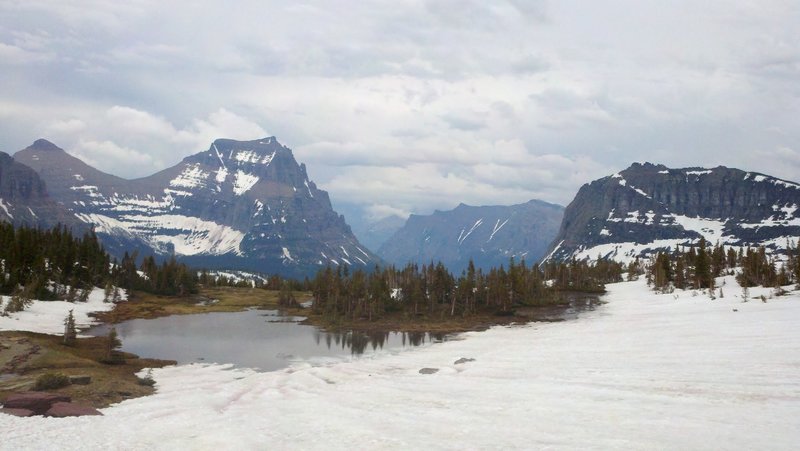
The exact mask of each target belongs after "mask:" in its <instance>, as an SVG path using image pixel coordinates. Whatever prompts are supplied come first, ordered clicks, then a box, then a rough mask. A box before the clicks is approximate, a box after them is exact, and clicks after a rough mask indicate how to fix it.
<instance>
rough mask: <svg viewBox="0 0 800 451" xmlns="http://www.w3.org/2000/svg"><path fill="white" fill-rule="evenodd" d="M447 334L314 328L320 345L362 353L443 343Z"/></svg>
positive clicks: (357, 353)
mask: <svg viewBox="0 0 800 451" xmlns="http://www.w3.org/2000/svg"><path fill="white" fill-rule="evenodd" d="M446 338H447V336H446V335H445V334H439V333H429V332H381V331H369V332H361V331H358V332H356V331H347V332H325V331H321V330H319V329H315V330H314V341H315V342H316V343H317V344H318V345H319V344H322V343H323V342H324V343H325V345H326V346H327V348H328V349H333V348H334V347H335V348H338V349H342V350H349V351H350V353H351V354H354V355H361V354H364V353H365V352H368V351H369V350H372V351H377V350H380V349H383V347H384V346H387V347H388V346H397V343H398V340H399V345H400V347H407V346H422V345H425V344H430V343H441V342H443V341H445V340H446Z"/></svg>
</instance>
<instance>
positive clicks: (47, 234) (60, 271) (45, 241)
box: [0, 223, 110, 300]
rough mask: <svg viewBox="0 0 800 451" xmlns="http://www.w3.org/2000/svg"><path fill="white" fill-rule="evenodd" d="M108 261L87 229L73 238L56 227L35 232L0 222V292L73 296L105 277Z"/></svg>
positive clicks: (31, 296) (39, 296) (82, 294)
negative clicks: (81, 234)
mask: <svg viewBox="0 0 800 451" xmlns="http://www.w3.org/2000/svg"><path fill="white" fill-rule="evenodd" d="M109 265H110V263H109V257H108V254H106V252H105V250H104V249H103V246H102V245H101V244H100V243H99V241H98V240H97V236H96V235H95V234H94V232H92V231H90V232H87V233H85V234H83V236H80V237H77V236H75V235H73V233H72V232H71V231H70V230H69V229H68V228H66V227H62V226H57V227H55V228H53V229H50V230H41V229H33V228H27V227H19V228H15V227H14V226H12V225H11V224H9V223H0V294H6V295H8V294H18V295H21V296H23V297H25V298H27V299H43V300H53V299H68V300H78V299H76V298H78V297H86V296H88V293H89V290H90V289H91V287H93V286H100V285H102V284H103V282H105V281H106V280H107V279H108V277H109ZM68 287H69V288H68Z"/></svg>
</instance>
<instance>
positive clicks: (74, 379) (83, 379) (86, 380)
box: [69, 376, 92, 385]
mask: <svg viewBox="0 0 800 451" xmlns="http://www.w3.org/2000/svg"><path fill="white" fill-rule="evenodd" d="M91 382H92V376H70V377H69V383H70V384H73V385H89V384H90V383H91Z"/></svg>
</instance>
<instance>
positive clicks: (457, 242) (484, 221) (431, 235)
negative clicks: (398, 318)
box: [378, 200, 564, 271]
mask: <svg viewBox="0 0 800 451" xmlns="http://www.w3.org/2000/svg"><path fill="white" fill-rule="evenodd" d="M563 212H564V207H561V206H559V205H553V204H549V203H547V202H542V201H540V200H531V201H529V202H527V203H524V204H519V205H511V206H483V207H473V206H469V205H464V204H460V205H459V206H458V207H456V208H455V209H453V210H449V211H438V210H437V211H436V212H434V213H433V214H432V215H427V216H420V215H411V216H410V217H409V218H408V220H407V221H406V223H405V225H404V226H403V228H402V229H400V230H398V231H397V232H396V233H395V234H394V235H393V236H392V237H391V238H390V239H389V240H388V241H386V243H384V244H383V246H381V247H380V249H379V250H378V255H379V256H380V257H381V258H383V259H384V260H386V261H388V262H391V263H394V264H396V265H405V264H406V263H408V262H415V263H419V264H427V263H430V262H431V261H439V260H441V261H442V263H444V264H445V266H447V267H448V268H449V269H451V270H454V271H461V270H462V269H464V268H466V267H467V264H468V263H469V260H470V259H472V260H473V261H474V262H475V266H476V267H479V268H484V269H488V268H491V267H499V266H500V265H505V266H508V262H509V259H510V258H511V257H514V258H515V259H516V261H517V262H519V261H521V260H522V259H525V260H526V261H527V262H529V263H534V262H536V261H538V260H539V259H540V258H541V257H542V256H543V255H544V254H545V252H546V251H547V246H548V245H549V244H550V242H551V241H552V239H553V237H555V236H556V233H557V232H558V226H559V224H560V223H561V217H562V215H563Z"/></svg>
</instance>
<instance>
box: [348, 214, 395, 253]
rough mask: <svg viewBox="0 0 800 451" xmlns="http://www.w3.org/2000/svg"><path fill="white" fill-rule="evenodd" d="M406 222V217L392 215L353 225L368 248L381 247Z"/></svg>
mask: <svg viewBox="0 0 800 451" xmlns="http://www.w3.org/2000/svg"><path fill="white" fill-rule="evenodd" d="M348 218H349V216H348ZM405 223H406V220H405V219H403V218H401V217H400V216H394V215H392V216H387V217H385V218H382V219H379V220H377V221H373V222H363V223H360V224H358V226H356V224H353V225H352V227H353V233H355V234H356V236H357V237H358V240H359V241H361V242H362V243H364V245H365V246H367V248H368V249H379V248H380V247H381V245H383V243H385V242H386V241H387V240H388V239H389V238H391V237H392V235H394V234H395V233H396V232H397V231H398V230H400V228H402V227H403V225H404V224H405Z"/></svg>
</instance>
